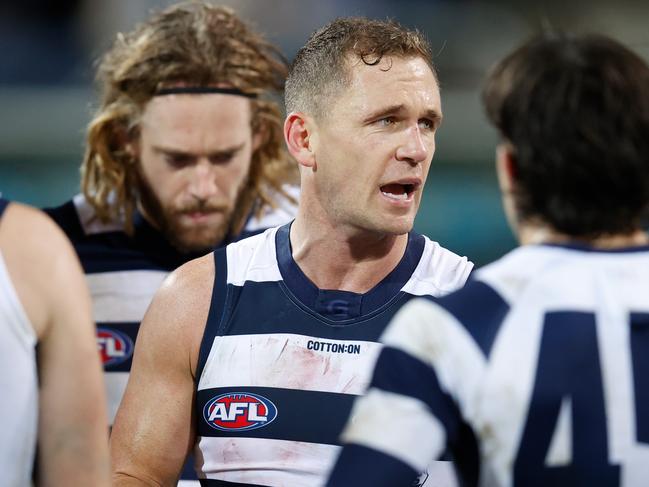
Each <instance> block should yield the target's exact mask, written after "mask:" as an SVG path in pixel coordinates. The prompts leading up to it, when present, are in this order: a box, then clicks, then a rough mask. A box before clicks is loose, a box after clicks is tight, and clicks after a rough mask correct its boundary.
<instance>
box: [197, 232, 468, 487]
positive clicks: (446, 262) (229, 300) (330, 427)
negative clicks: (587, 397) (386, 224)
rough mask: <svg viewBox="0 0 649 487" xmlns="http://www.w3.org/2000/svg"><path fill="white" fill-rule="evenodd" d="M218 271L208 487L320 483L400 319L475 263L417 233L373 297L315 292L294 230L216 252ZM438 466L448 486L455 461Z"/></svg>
mask: <svg viewBox="0 0 649 487" xmlns="http://www.w3.org/2000/svg"><path fill="white" fill-rule="evenodd" d="M215 265H216V277H215V284H214V291H213V297H212V305H211V308H210V314H209V317H208V321H207V326H206V330H205V335H204V337H203V341H202V344H201V350H200V359H199V370H198V373H197V377H198V378H199V380H198V385H197V392H196V403H195V404H196V409H195V416H196V421H197V425H196V431H197V441H196V447H195V457H196V468H197V473H198V477H199V478H200V479H201V484H202V485H203V486H208V487H214V486H218V487H226V486H243V485H246V486H274V487H307V486H308V487H312V486H317V485H322V484H323V483H324V481H325V480H326V474H327V472H328V471H329V469H330V468H331V465H332V463H333V461H334V459H335V457H336V455H337V453H338V451H339V449H340V446H339V445H340V442H339V435H340V433H341V431H342V428H343V426H344V424H345V420H346V418H347V416H348V414H349V411H350V409H351V407H352V403H353V400H354V399H355V398H356V397H357V396H358V395H359V394H361V393H362V392H363V391H364V390H365V389H366V387H367V385H368V382H369V378H370V373H371V370H372V367H373V364H374V361H375V360H376V357H377V355H378V353H379V350H380V347H381V345H380V344H379V343H378V342H377V341H378V338H379V336H380V335H381V333H382V332H383V330H384V329H385V326H386V325H387V323H388V322H389V320H390V318H391V317H392V316H393V314H394V312H395V311H396V310H397V308H398V307H399V306H400V305H401V304H403V303H404V302H405V301H407V300H408V299H410V298H412V297H414V296H422V295H428V296H441V295H444V294H447V293H449V292H451V291H453V290H455V289H458V288H459V287H461V286H462V285H463V284H464V282H465V281H466V279H467V277H468V275H469V273H470V271H471V269H472V266H473V264H471V263H470V262H469V261H468V260H467V259H466V258H464V257H462V258H461V257H459V256H457V255H456V254H454V253H452V252H450V251H448V250H446V249H444V248H442V247H441V246H440V245H439V244H437V243H436V242H432V241H430V240H429V239H428V238H426V237H424V236H421V235H417V234H415V233H411V234H410V235H409V239H408V245H407V249H406V252H405V255H404V257H403V258H402V260H401V261H400V263H399V264H398V265H397V267H396V268H395V269H394V270H393V271H392V272H391V273H390V274H389V275H388V276H387V277H386V278H385V279H383V280H382V281H381V282H380V283H379V284H378V285H377V286H375V287H374V288H373V289H371V290H370V291H368V292H367V293H365V294H357V293H353V292H347V291H337V290H324V289H318V288H317V287H316V286H315V285H314V284H313V283H312V282H311V281H310V280H309V279H308V278H307V277H306V276H305V275H304V274H303V273H302V271H301V270H300V268H299V267H298V266H297V264H296V263H295V261H294V260H293V257H292V253H291V246H290V241H289V225H285V226H283V227H279V228H277V229H270V230H267V231H266V232H264V233H263V234H261V235H257V236H254V237H251V238H248V239H245V240H241V241H239V242H236V243H233V244H230V245H228V246H227V247H226V248H225V249H220V250H218V251H216V252H215ZM431 463H432V465H431V468H432V471H429V472H427V473H426V471H427V468H428V465H424V466H422V468H421V469H420V472H419V473H420V474H421V473H422V472H424V475H423V477H422V482H423V481H424V480H425V478H426V475H429V476H430V478H431V479H434V481H433V482H432V483H428V484H426V485H427V486H428V485H437V486H440V487H445V486H448V485H452V484H451V483H449V482H452V481H453V478H452V472H451V471H450V468H449V465H448V463H447V462H431ZM413 485H414V484H413ZM420 485H421V483H420Z"/></svg>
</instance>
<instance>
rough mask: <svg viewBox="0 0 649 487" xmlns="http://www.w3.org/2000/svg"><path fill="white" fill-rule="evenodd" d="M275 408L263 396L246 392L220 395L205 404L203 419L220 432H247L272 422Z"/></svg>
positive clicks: (275, 412) (274, 416) (275, 411)
mask: <svg viewBox="0 0 649 487" xmlns="http://www.w3.org/2000/svg"><path fill="white" fill-rule="evenodd" d="M276 417H277V407H276V406H275V405H274V404H273V403H272V401H270V400H269V399H266V398H265V397H263V396H259V395H257V394H250V393H247V392H229V393H227V394H221V395H220V396H217V397H215V398H213V399H211V400H209V401H208V402H207V404H206V405H205V407H204V408H203V418H204V419H205V421H207V424H209V425H210V426H211V427H212V428H215V429H217V430H221V431H247V430H254V429H257V428H263V427H264V426H266V425H268V424H270V423H272V422H273V420H274V419H275V418H276Z"/></svg>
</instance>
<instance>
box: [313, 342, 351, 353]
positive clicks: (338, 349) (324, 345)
mask: <svg viewBox="0 0 649 487" xmlns="http://www.w3.org/2000/svg"><path fill="white" fill-rule="evenodd" d="M306 348H307V350H315V351H316V352H331V353H349V354H360V353H361V346H360V345H358V344H356V343H332V342H319V341H316V340H309V341H308V342H307V343H306Z"/></svg>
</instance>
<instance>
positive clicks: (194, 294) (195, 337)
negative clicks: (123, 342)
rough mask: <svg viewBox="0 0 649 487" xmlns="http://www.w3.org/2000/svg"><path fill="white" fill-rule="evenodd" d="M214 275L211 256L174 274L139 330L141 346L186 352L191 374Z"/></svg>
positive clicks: (151, 306) (155, 299)
mask: <svg viewBox="0 0 649 487" xmlns="http://www.w3.org/2000/svg"><path fill="white" fill-rule="evenodd" d="M214 274H215V266H214V257H213V254H212V253H210V254H207V255H205V256H203V257H199V258H198V259H194V260H192V261H189V262H188V263H186V264H184V265H182V266H181V267H179V268H178V269H176V270H175V271H173V272H172V273H171V274H170V275H169V276H168V277H167V278H166V279H165V281H164V282H163V283H162V285H161V286H160V288H159V289H158V291H157V292H156V295H155V296H154V298H153V301H152V302H151V305H150V306H149V309H148V310H147V312H146V315H145V317H144V320H143V322H142V326H141V329H140V333H141V334H142V335H143V336H142V338H143V339H144V340H143V341H142V343H147V342H148V343H149V344H150V346H151V347H155V348H157V349H158V350H159V351H162V350H165V349H167V348H168V349H169V350H172V349H175V350H176V351H178V350H179V349H185V350H186V351H187V352H188V353H189V357H188V359H189V364H190V366H191V369H192V372H194V368H195V364H196V363H197V361H198V352H199V349H200V343H201V340H202V337H203V331H204V329H205V324H206V322H207V316H208V313H209V309H210V303H211V301H212V290H213V287H214ZM138 342H140V336H138Z"/></svg>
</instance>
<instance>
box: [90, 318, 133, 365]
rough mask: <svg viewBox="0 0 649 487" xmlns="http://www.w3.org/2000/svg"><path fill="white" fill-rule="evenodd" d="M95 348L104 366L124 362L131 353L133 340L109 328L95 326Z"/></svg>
mask: <svg viewBox="0 0 649 487" xmlns="http://www.w3.org/2000/svg"><path fill="white" fill-rule="evenodd" d="M97 348H99V354H100V355H101V361H102V363H103V364H104V367H106V366H109V365H117V364H121V363H122V362H126V361H127V360H128V359H129V358H131V356H132V355H133V340H131V339H130V337H129V336H128V335H126V334H124V333H121V332H119V331H117V330H112V329H110V328H97Z"/></svg>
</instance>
